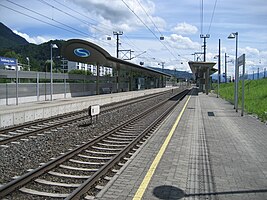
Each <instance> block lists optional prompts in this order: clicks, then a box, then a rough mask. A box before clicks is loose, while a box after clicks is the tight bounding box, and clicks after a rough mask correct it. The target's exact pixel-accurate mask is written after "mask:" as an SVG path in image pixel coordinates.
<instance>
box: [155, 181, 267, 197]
mask: <svg viewBox="0 0 267 200" xmlns="http://www.w3.org/2000/svg"><path fill="white" fill-rule="evenodd" d="M266 192H267V189H258V190H257V189H252V190H237V191H222V192H216V191H215V192H207V193H194V194H186V193H185V192H184V191H183V190H182V189H180V188H177V187H174V186H171V185H161V186H158V187H155V188H154V190H153V195H154V196H155V197H157V198H159V199H164V200H167V199H182V198H184V197H195V196H209V195H227V194H248V193H255V194H256V193H266Z"/></svg>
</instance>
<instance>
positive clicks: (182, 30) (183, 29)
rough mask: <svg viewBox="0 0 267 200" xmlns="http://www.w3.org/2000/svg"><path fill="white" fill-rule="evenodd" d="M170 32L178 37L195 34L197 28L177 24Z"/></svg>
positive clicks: (185, 24) (186, 24)
mask: <svg viewBox="0 0 267 200" xmlns="http://www.w3.org/2000/svg"><path fill="white" fill-rule="evenodd" d="M172 31H173V32H175V33H177V34H180V35H186V34H195V33H197V31H198V29H197V27H195V26H193V25H191V24H188V23H185V22H184V23H179V24H177V25H176V26H175V27H174V28H172Z"/></svg>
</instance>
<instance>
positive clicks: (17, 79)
mask: <svg viewBox="0 0 267 200" xmlns="http://www.w3.org/2000/svg"><path fill="white" fill-rule="evenodd" d="M18 81H19V70H18V60H17V65H16V105H18V104H19V99H18V98H19V88H18V86H19V83H18Z"/></svg>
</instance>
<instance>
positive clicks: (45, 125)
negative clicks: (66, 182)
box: [0, 91, 170, 145]
mask: <svg viewBox="0 0 267 200" xmlns="http://www.w3.org/2000/svg"><path fill="white" fill-rule="evenodd" d="M169 93H170V91H167V92H161V93H157V94H151V95H147V96H145V97H138V98H134V99H131V100H127V101H122V102H118V103H112V104H107V105H105V106H103V107H101V114H104V113H106V112H110V111H112V110H115V109H118V108H122V107H124V106H128V105H130V104H134V103H137V102H140V101H145V100H148V99H151V98H155V97H158V96H163V95H166V94H169ZM84 119H88V111H87V110H86V109H85V110H81V111H77V112H71V113H66V114H64V115H59V116H54V117H50V118H46V119H42V120H37V121H33V122H27V123H24V124H19V125H17V126H12V127H8V128H5V129H0V145H6V144H8V143H11V142H15V143H16V142H17V141H19V140H28V139H27V137H29V136H34V135H38V134H43V133H44V132H45V131H48V130H51V129H55V128H60V127H64V125H69V124H72V123H75V122H77V121H82V120H84Z"/></svg>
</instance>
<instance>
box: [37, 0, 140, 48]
mask: <svg viewBox="0 0 267 200" xmlns="http://www.w3.org/2000/svg"><path fill="white" fill-rule="evenodd" d="M39 1H43V2H45V1H44V0H39ZM53 1H54V2H56V3H58V4H59V5H61V6H63V7H65V8H67V9H69V10H71V11H73V12H75V13H77V14H79V15H80V16H82V17H85V18H86V19H87V18H88V19H90V20H92V21H94V22H96V23H98V24H101V25H103V26H102V27H98V28H96V27H95V25H94V24H93V23H90V24H91V25H92V28H94V29H95V30H97V31H100V32H102V30H101V29H104V30H106V31H109V32H113V31H114V28H113V27H111V26H110V25H107V24H103V23H101V22H99V21H97V20H95V19H93V18H90V17H88V16H86V15H84V14H83V13H81V12H78V11H76V10H75V9H73V8H71V7H69V6H66V5H65V4H63V3H61V2H59V1H58V0H53ZM46 3H47V2H46ZM47 4H48V3H47ZM50 6H52V5H50ZM75 18H76V17H75ZM80 21H81V22H83V23H84V20H80ZM107 27H108V28H107ZM107 35H108V34H107ZM123 37H125V38H126V39H127V40H128V41H129V42H130V43H131V44H130V43H128V42H125V41H124V43H126V44H128V45H129V46H131V47H133V48H134V49H137V50H139V51H142V50H141V49H140V48H139V47H137V46H136V45H135V44H134V43H133V42H132V41H131V40H130V38H129V37H128V36H127V35H123Z"/></svg>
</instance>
